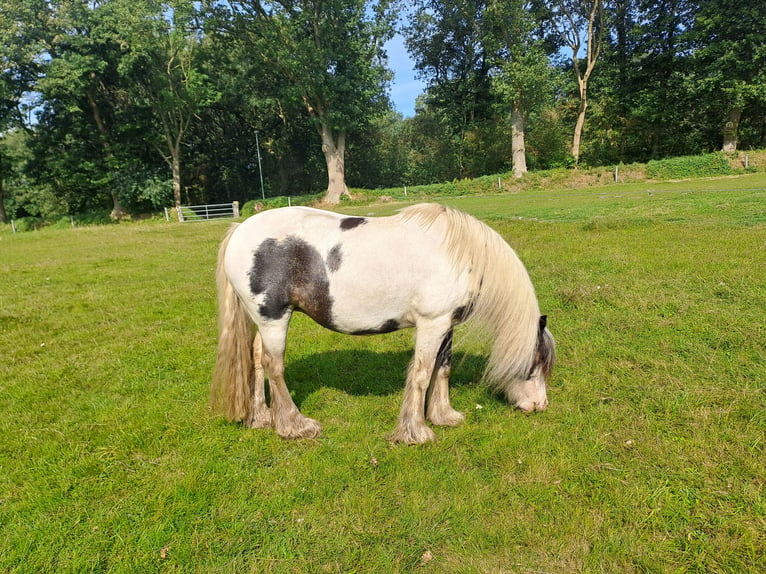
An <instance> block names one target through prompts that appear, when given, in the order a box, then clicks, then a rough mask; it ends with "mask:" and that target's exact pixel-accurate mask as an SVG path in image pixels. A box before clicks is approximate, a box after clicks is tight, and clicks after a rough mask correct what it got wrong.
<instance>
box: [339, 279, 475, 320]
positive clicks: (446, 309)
mask: <svg viewBox="0 0 766 574" xmlns="http://www.w3.org/2000/svg"><path fill="white" fill-rule="evenodd" d="M377 271H378V272H376V273H375V274H371V273H370V271H369V270H368V272H367V273H359V274H354V275H347V276H342V275H341V276H340V277H334V278H333V280H332V281H331V283H330V295H331V298H332V308H333V312H332V322H333V328H334V329H335V330H336V331H340V332H342V333H350V334H374V333H387V332H390V331H396V330H397V329H405V328H408V327H413V326H414V325H415V324H416V322H417V320H418V319H419V318H421V317H424V316H427V317H436V316H441V315H445V314H451V313H452V312H453V310H454V308H455V307H457V306H458V305H459V304H460V301H461V300H462V299H463V294H462V291H464V288H463V286H462V281H456V280H455V278H454V277H450V276H449V275H448V274H445V273H443V272H441V270H439V269H438V268H437V267H434V266H429V265H427V264H425V265H423V264H421V265H420V269H414V268H412V269H398V270H394V269H379V270H377Z"/></svg>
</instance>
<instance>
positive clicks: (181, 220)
mask: <svg viewBox="0 0 766 574" xmlns="http://www.w3.org/2000/svg"><path fill="white" fill-rule="evenodd" d="M176 211H178V221H180V222H181V223H183V222H184V212H183V211H182V210H181V206H180V205H179V206H178V207H176Z"/></svg>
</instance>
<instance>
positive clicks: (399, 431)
mask: <svg viewBox="0 0 766 574" xmlns="http://www.w3.org/2000/svg"><path fill="white" fill-rule="evenodd" d="M388 440H390V441H391V442H393V443H402V444H423V443H426V442H433V441H435V440H436V433H434V431H432V430H431V429H430V428H428V427H427V426H426V425H422V426H417V427H412V426H409V425H407V426H398V427H396V430H395V431H394V432H393V433H391V435H390V436H389V437H388Z"/></svg>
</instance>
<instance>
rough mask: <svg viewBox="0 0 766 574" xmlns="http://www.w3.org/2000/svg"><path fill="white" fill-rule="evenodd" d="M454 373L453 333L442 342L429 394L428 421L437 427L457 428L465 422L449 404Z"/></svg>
mask: <svg viewBox="0 0 766 574" xmlns="http://www.w3.org/2000/svg"><path fill="white" fill-rule="evenodd" d="M451 371H452V331H451V330H450V332H449V333H447V335H446V336H445V337H444V339H443V340H442V344H441V347H440V348H439V352H438V354H437V355H436V366H435V368H434V374H433V376H432V378H431V386H430V388H429V390H430V392H429V394H428V410H427V411H426V415H427V417H428V420H429V421H431V422H432V423H433V424H435V425H440V426H450V427H453V426H457V425H459V424H460V423H462V422H463V421H464V420H465V417H464V416H463V413H460V412H458V411H456V410H455V409H453V408H452V405H450V402H449V376H450V373H451Z"/></svg>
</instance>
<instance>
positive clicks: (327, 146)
mask: <svg viewBox="0 0 766 574" xmlns="http://www.w3.org/2000/svg"><path fill="white" fill-rule="evenodd" d="M321 130H322V131H321V134H322V151H323V152H324V158H325V161H326V162H327V193H326V194H325V196H324V202H325V203H327V204H329V205H337V204H338V203H340V198H341V196H343V195H347V196H349V197H351V195H350V194H349V192H348V188H347V187H346V159H345V154H346V132H344V131H340V132H339V133H338V137H337V140H336V139H335V138H333V135H332V129H331V128H330V126H329V125H328V124H327V123H326V122H324V121H322V126H321Z"/></svg>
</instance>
